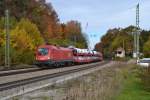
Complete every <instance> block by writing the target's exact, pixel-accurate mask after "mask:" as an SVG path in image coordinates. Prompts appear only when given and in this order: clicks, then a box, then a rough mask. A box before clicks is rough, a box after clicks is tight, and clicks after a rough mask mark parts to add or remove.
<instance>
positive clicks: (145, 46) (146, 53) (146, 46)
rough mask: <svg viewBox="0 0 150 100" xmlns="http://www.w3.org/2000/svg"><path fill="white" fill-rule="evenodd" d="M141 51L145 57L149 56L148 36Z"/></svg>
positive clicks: (149, 44)
mask: <svg viewBox="0 0 150 100" xmlns="http://www.w3.org/2000/svg"><path fill="white" fill-rule="evenodd" d="M143 51H144V56H145V57H150V37H149V40H148V41H147V42H146V43H145V44H144V47H143Z"/></svg>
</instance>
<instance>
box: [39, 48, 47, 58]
mask: <svg viewBox="0 0 150 100" xmlns="http://www.w3.org/2000/svg"><path fill="white" fill-rule="evenodd" d="M47 54H48V48H39V49H38V55H42V56H45V55H47Z"/></svg>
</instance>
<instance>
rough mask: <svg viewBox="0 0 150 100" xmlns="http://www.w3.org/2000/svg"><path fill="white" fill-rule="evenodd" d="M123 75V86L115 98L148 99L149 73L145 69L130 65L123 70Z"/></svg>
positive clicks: (123, 99) (128, 99)
mask: <svg viewBox="0 0 150 100" xmlns="http://www.w3.org/2000/svg"><path fill="white" fill-rule="evenodd" d="M127 71H128V72H127ZM125 76H126V78H125V79H124V82H123V88H122V89H121V92H120V94H119V95H118V96H117V97H116V99H115V100H150V91H148V90H150V89H148V88H149V87H150V81H149V80H150V73H149V72H148V70H147V69H142V68H138V67H137V66H135V65H132V66H131V67H129V69H127V70H126V71H125Z"/></svg>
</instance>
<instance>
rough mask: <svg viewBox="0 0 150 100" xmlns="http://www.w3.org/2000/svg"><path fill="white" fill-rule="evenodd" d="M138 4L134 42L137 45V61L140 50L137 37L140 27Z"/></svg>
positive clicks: (137, 7)
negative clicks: (135, 38)
mask: <svg viewBox="0 0 150 100" xmlns="http://www.w3.org/2000/svg"><path fill="white" fill-rule="evenodd" d="M139 22H140V21H139V4H138V5H137V6H136V27H137V30H136V34H137V40H136V43H137V52H136V55H137V59H139V56H140V49H139V39H140V38H139V37H140V26H139Z"/></svg>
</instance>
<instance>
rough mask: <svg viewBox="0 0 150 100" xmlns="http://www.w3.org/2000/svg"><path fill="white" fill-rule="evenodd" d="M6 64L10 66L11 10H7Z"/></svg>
mask: <svg viewBox="0 0 150 100" xmlns="http://www.w3.org/2000/svg"><path fill="white" fill-rule="evenodd" d="M5 32H6V36H5V39H6V43H5V66H6V67H10V34H9V11H8V10H6V11H5Z"/></svg>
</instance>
